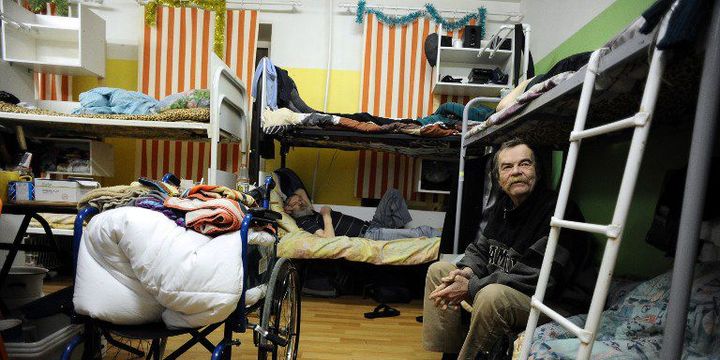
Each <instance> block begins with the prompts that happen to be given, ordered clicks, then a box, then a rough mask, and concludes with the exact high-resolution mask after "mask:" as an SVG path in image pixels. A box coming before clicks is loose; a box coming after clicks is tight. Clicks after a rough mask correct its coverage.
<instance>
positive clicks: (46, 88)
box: [23, 1, 72, 101]
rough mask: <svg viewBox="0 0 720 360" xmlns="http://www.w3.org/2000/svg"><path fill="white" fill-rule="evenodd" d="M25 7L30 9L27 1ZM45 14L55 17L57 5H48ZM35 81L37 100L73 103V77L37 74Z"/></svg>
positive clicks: (24, 2)
mask: <svg viewBox="0 0 720 360" xmlns="http://www.w3.org/2000/svg"><path fill="white" fill-rule="evenodd" d="M23 6H24V7H25V8H26V9H28V10H29V9H30V5H29V4H28V2H27V1H23ZM44 13H45V14H47V15H55V14H56V11H55V4H51V3H50V4H47V8H46V10H45V12H44ZM34 81H35V98H36V99H38V100H57V101H72V76H69V75H57V74H49V73H39V72H36V73H35V74H34Z"/></svg>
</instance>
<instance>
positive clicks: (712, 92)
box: [456, 2, 720, 360]
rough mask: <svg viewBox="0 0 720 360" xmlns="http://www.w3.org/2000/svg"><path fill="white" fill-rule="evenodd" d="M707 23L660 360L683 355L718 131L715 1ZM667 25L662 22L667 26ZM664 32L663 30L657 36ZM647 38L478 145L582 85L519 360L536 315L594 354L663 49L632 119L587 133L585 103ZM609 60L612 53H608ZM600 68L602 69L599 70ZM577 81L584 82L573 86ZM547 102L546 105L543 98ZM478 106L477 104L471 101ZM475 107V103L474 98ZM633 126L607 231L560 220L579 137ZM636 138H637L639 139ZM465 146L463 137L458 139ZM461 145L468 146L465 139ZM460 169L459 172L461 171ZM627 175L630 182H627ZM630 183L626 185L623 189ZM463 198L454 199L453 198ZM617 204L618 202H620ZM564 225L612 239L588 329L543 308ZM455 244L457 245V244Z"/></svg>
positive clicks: (718, 5)
mask: <svg viewBox="0 0 720 360" xmlns="http://www.w3.org/2000/svg"><path fill="white" fill-rule="evenodd" d="M711 19H712V20H711V25H710V26H709V28H708V30H707V37H706V39H705V58H704V62H703V69H702V76H701V80H700V90H699V91H700V92H699V95H698V97H697V99H698V101H697V105H696V113H695V119H694V124H693V130H692V142H691V147H690V155H689V160H688V170H687V176H686V182H685V190H684V194H683V202H682V210H681V216H680V227H679V229H680V230H679V235H678V240H677V248H679V249H683V251H681V252H678V253H677V254H676V255H675V260H674V264H673V273H672V280H671V284H672V285H671V288H670V297H669V303H668V311H667V318H666V326H665V330H664V333H663V343H662V344H663V348H662V359H664V360H674V359H679V358H680V357H681V355H682V349H683V343H684V333H685V328H686V321H687V311H688V309H687V306H688V302H689V298H690V290H691V287H692V278H693V272H694V265H695V260H696V258H697V250H698V241H699V240H698V239H699V234H700V226H701V221H702V215H703V214H702V213H703V208H704V201H705V194H706V189H707V182H708V175H709V172H710V165H711V157H710V156H707V154H710V153H712V151H713V147H714V144H715V134H716V131H717V118H718V116H719V115H720V109H718V107H719V105H720V94H718V92H717V84H718V83H720V72H718V71H716V70H717V68H718V67H720V2H715V4H714V8H713V15H712V18H711ZM666 21H667V19H666V20H665V21H664V24H666ZM661 31H663V30H661ZM647 38H648V37H640V38H638V39H636V40H635V41H634V44H635V45H634V46H633V45H632V44H631V45H630V46H628V47H629V48H630V53H629V54H628V53H627V52H626V53H624V54H623V53H616V54H615V55H614V57H611V58H610V59H609V61H606V62H605V64H601V63H600V55H601V52H602V51H603V50H598V51H596V52H595V53H594V54H593V56H592V57H591V60H590V63H589V65H588V67H586V70H585V72H582V73H580V74H577V76H576V77H575V78H574V79H575V82H571V80H573V79H570V80H569V81H566V82H565V83H563V84H561V86H558V87H557V88H555V89H553V90H551V91H550V92H548V93H547V94H545V95H544V96H543V97H541V99H542V100H541V99H538V101H537V102H534V103H533V104H531V105H530V106H529V107H528V108H526V109H525V110H524V111H522V112H521V113H520V114H519V115H516V116H515V117H513V119H511V120H510V121H508V122H507V123H505V124H501V125H499V126H495V127H491V128H489V129H487V130H485V132H484V134H482V136H481V138H480V140H481V141H482V142H488V141H493V142H497V141H503V140H504V139H505V138H506V137H508V136H511V135H512V134H513V130H518V129H525V130H526V129H528V128H531V127H532V126H534V125H536V123H534V124H527V125H520V124H519V121H520V120H521V118H522V117H523V116H525V115H527V114H530V113H532V112H534V111H537V110H538V109H540V108H542V107H543V106H544V105H546V104H547V103H549V102H551V101H553V100H555V99H557V98H558V97H560V96H561V95H563V94H566V93H568V92H570V91H572V90H573V89H576V88H577V87H578V86H579V85H581V84H582V85H583V86H584V87H583V91H582V96H581V100H580V105H579V106H578V114H577V120H576V124H575V130H574V131H573V132H572V133H571V134H570V141H571V142H572V143H571V145H570V154H569V155H568V165H567V168H566V170H565V171H564V174H563V181H562V185H561V189H560V193H561V195H560V198H559V200H558V205H557V208H556V215H555V217H554V218H553V221H552V223H551V225H552V231H551V235H550V240H549V241H548V246H547V249H546V255H545V259H544V261H543V268H542V270H541V274H540V279H539V280H538V287H537V290H536V294H535V296H533V300H532V302H531V307H532V308H531V316H530V319H529V320H528V326H527V330H526V334H525V340H524V343H523V347H522V350H521V354H520V358H521V359H526V358H527V357H528V355H529V350H530V344H531V342H532V333H533V332H534V329H535V327H536V325H537V320H538V317H539V314H540V311H542V312H544V313H546V314H548V316H550V317H551V318H552V319H553V320H556V321H558V322H559V323H560V324H561V325H562V326H563V327H565V328H567V329H569V330H571V331H572V332H573V333H575V334H576V335H577V336H578V338H579V339H580V340H581V347H580V351H579V352H578V358H581V359H587V358H589V357H590V355H591V350H592V344H593V342H594V340H595V335H596V334H595V332H596V330H597V325H598V324H599V320H600V316H601V312H602V310H603V309H602V308H603V305H604V302H605V297H606V295H607V288H608V284H609V281H610V278H611V276H612V272H613V268H614V266H615V260H616V256H617V252H618V250H619V240H620V236H621V234H622V229H623V226H624V222H625V218H626V217H627V210H628V209H629V204H630V200H631V197H632V192H633V191H632V190H633V188H634V183H635V182H636V178H637V171H638V170H639V165H640V161H641V159H642V152H643V148H644V144H645V142H646V138H647V135H648V130H649V126H650V122H649V116H651V113H652V110H653V108H654V107H655V101H656V100H657V93H658V88H659V86H660V77H661V75H662V68H663V66H664V65H663V61H662V55H661V53H662V51H659V50H657V49H656V50H655V51H656V53H655V56H654V57H653V64H651V68H650V73H649V74H648V82H647V83H648V85H646V92H647V94H646V95H644V96H643V103H642V105H641V111H640V112H638V113H637V114H636V115H635V116H633V117H631V118H628V119H625V120H620V121H618V122H616V123H614V124H607V125H603V126H598V127H596V128H591V129H588V130H585V124H584V123H585V119H586V117H587V110H588V107H589V102H590V95H591V93H592V88H593V84H594V81H595V75H596V74H597V73H599V72H602V71H603V70H605V69H608V68H610V67H612V66H614V65H617V64H618V63H620V62H622V61H623V59H622V56H621V55H626V56H628V57H629V56H633V55H635V54H637V53H638V52H639V51H640V50H642V49H644V46H643V47H638V46H639V45H642V42H644V41H646V40H647ZM611 55H613V54H612V53H611ZM603 65H604V66H603ZM578 79H583V81H580V82H578ZM646 97H647V99H645V98H646ZM543 98H544V99H543ZM473 101H475V100H473ZM478 101H479V100H478ZM466 121H467V115H465V116H464V117H463V122H466ZM627 127H637V128H636V129H637V130H636V133H638V132H639V133H638V134H637V135H639V136H635V137H633V146H631V150H630V155H629V157H628V162H627V167H626V174H625V175H624V176H623V178H624V179H623V185H622V186H621V189H620V194H619V199H618V205H617V208H616V210H615V212H616V214H615V216H614V217H613V222H612V224H611V225H608V226H600V225H594V224H581V223H573V222H568V221H564V220H562V216H563V215H564V214H563V213H564V210H565V209H564V208H565V204H566V201H567V197H568V195H569V185H570V184H569V183H570V182H571V181H572V173H573V168H574V165H575V162H576V161H577V152H578V150H579V140H581V139H582V138H586V137H590V136H597V135H599V134H603V133H609V132H611V131H616V130H619V129H621V128H627ZM636 137H637V139H636ZM463 140H464V139H463ZM463 146H465V141H463ZM461 171H462V169H461ZM626 177H627V178H626ZM626 183H627V184H626ZM460 196H461V193H459V194H458V197H460ZM621 203H622V204H621ZM561 227H569V228H574V229H578V230H584V231H591V232H600V233H603V234H606V235H608V238H609V240H610V241H608V245H607V247H606V250H605V254H604V256H603V264H602V265H601V269H600V275H599V277H598V282H597V284H596V288H595V293H596V294H595V296H594V298H593V303H592V304H591V308H590V311H589V315H588V320H587V323H586V328H585V329H582V328H580V327H578V326H576V325H574V324H572V323H570V322H569V321H568V320H567V319H566V318H564V317H562V316H561V315H559V314H558V313H556V312H554V311H553V310H552V309H550V308H548V307H547V306H545V305H543V304H542V298H543V296H544V292H545V287H546V285H547V280H548V277H549V273H550V267H551V263H552V258H553V256H554V248H555V245H556V244H557V235H558V234H559V229H560V228H561ZM456 244H457V243H456Z"/></svg>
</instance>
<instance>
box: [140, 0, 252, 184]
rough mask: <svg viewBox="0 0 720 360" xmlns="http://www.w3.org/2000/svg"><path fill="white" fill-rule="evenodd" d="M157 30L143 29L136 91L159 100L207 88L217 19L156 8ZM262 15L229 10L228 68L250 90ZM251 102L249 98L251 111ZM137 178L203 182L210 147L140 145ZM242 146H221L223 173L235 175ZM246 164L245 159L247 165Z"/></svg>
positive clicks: (171, 143) (170, 143) (195, 144)
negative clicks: (165, 176)
mask: <svg viewBox="0 0 720 360" xmlns="http://www.w3.org/2000/svg"><path fill="white" fill-rule="evenodd" d="M156 19H157V22H156V25H155V26H148V25H144V24H143V27H144V28H143V31H142V40H141V42H140V44H141V46H140V49H139V64H138V88H139V89H138V90H139V91H141V92H143V93H146V94H149V95H150V96H153V97H155V98H157V99H162V98H163V97H165V96H168V95H171V94H174V93H177V92H182V91H186V90H190V89H202V88H208V85H209V77H210V74H208V64H209V61H210V55H211V53H212V39H213V33H214V29H215V16H213V14H212V12H210V11H206V10H201V9H196V8H168V7H158V10H157V17H156ZM257 33H258V13H257V11H254V10H252V11H250V10H228V11H227V14H226V27H225V54H224V55H225V56H224V57H225V63H226V64H227V65H228V67H230V69H231V70H233V71H234V72H235V73H236V74H237V76H238V78H240V80H242V81H243V82H244V83H245V84H246V87H247V91H248V94H249V93H250V92H251V91H252V89H251V86H252V84H251V81H252V76H253V71H254V70H255V54H256V47H257ZM250 101H251V99H250V98H249V97H248V108H250ZM135 152H136V161H135V173H136V175H137V176H138V177H141V176H143V177H150V178H156V179H157V178H160V177H162V175H163V174H165V173H166V172H172V173H174V174H176V175H177V176H180V177H183V178H186V179H193V180H195V181H199V180H201V179H207V167H208V166H209V162H210V147H209V143H203V142H192V141H173V140H138V141H137V142H136V149H135ZM241 160H242V159H241V158H240V145H239V144H222V145H221V153H220V164H219V166H218V167H219V168H220V170H224V171H232V172H236V171H237V170H238V167H239V163H240V161H241ZM243 162H244V160H243Z"/></svg>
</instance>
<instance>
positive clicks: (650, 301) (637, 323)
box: [513, 262, 720, 359]
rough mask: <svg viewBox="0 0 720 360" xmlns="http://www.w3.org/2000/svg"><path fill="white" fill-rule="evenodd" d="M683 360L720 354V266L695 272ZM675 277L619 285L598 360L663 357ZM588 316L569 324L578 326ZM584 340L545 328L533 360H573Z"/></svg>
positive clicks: (595, 354) (536, 339)
mask: <svg viewBox="0 0 720 360" xmlns="http://www.w3.org/2000/svg"><path fill="white" fill-rule="evenodd" d="M694 274H695V275H694V278H693V282H692V292H691V296H690V302H689V310H688V318H687V322H686V326H685V347H684V350H683V353H682V358H683V359H711V358H717V356H718V354H720V317H718V314H719V313H720V305H718V303H717V294H719V293H720V262H707V263H699V264H697V265H696V266H695V271H694ZM671 277H672V273H671V272H666V273H664V274H661V275H659V276H657V277H655V278H653V279H651V280H648V281H644V282H641V283H638V282H636V281H616V282H614V283H615V286H614V288H613V289H611V291H610V294H609V296H608V300H607V304H606V310H605V311H604V312H603V314H602V320H601V321H600V326H599V328H598V334H597V338H596V340H595V343H594V345H593V349H592V358H593V359H654V358H660V357H661V349H662V343H663V332H664V329H665V320H666V317H667V308H668V301H669V295H670V279H671ZM586 318H587V315H576V316H573V317H570V318H569V320H570V321H571V322H572V323H573V324H575V325H578V326H582V324H584V323H585V320H586ZM524 336H525V335H524V333H523V334H521V335H520V336H519V337H518V339H517V340H516V341H515V345H514V351H513V359H519V356H520V347H521V345H522V342H523V338H524ZM579 348H580V340H579V339H578V338H577V337H575V335H574V334H572V333H570V332H569V331H567V330H566V329H565V328H564V327H562V326H561V325H559V324H558V323H555V322H551V323H547V324H545V325H541V326H539V327H538V328H537V330H536V331H535V334H534V336H533V339H532V347H531V349H530V356H529V359H574V358H575V355H576V354H577V352H578V349H579Z"/></svg>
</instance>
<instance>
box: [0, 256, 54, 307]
mask: <svg viewBox="0 0 720 360" xmlns="http://www.w3.org/2000/svg"><path fill="white" fill-rule="evenodd" d="M47 272H48V269H45V268H42V267H37V266H13V267H11V268H10V272H9V273H8V276H7V279H5V283H4V284H3V286H2V288H0V298H2V299H3V301H4V302H5V305H7V306H8V308H10V309H14V308H17V307H19V306H22V305H24V304H27V303H29V302H31V301H33V300H36V299H39V298H41V297H42V296H43V292H42V286H43V278H45V274H47Z"/></svg>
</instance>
